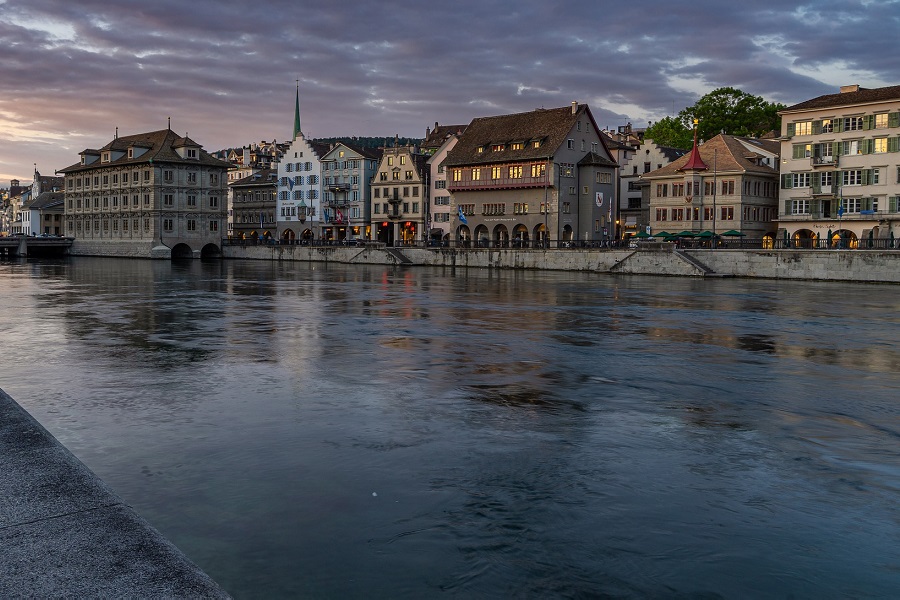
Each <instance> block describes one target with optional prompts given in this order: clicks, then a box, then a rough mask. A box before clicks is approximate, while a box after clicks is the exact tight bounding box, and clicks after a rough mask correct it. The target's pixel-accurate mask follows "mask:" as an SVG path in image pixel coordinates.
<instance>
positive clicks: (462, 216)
mask: <svg viewBox="0 0 900 600" xmlns="http://www.w3.org/2000/svg"><path fill="white" fill-rule="evenodd" d="M458 212H459V222H460V223H462V224H463V225H467V224H468V223H469V221H468V220H467V219H466V215H464V214H463V210H462V206H460V207H459V210H458Z"/></svg>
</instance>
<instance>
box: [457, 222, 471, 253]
mask: <svg viewBox="0 0 900 600" xmlns="http://www.w3.org/2000/svg"><path fill="white" fill-rule="evenodd" d="M456 241H457V243H458V244H459V245H460V246H462V247H463V248H468V247H469V246H470V245H471V244H472V233H471V232H470V231H469V226H468V225H460V226H459V227H457V228H456Z"/></svg>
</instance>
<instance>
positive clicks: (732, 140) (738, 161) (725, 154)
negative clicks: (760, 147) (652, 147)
mask: <svg viewBox="0 0 900 600" xmlns="http://www.w3.org/2000/svg"><path fill="white" fill-rule="evenodd" d="M698 149H699V151H700V158H701V159H703V162H704V163H706V165H707V166H708V167H709V170H708V171H705V173H706V174H710V173H712V172H713V171H715V172H717V173H719V174H720V175H722V174H725V173H735V172H748V173H759V174H761V175H777V174H778V171H776V170H775V169H773V168H772V167H767V166H765V165H758V164H756V163H755V162H753V160H752V159H751V158H752V157H748V154H751V153H750V152H749V151H748V150H747V148H746V147H745V146H744V145H743V144H741V142H740V141H738V138H736V137H735V136H733V135H726V134H722V133H720V134H719V135H717V136H716V137H714V138H713V139H711V140H709V141H708V142H706V143H705V144H701V145H700V147H699V148H698ZM688 159H689V156H682V157H681V158H679V159H678V160H676V161H674V162H671V163H669V164H667V165H666V166H664V167H663V168H661V169H656V170H655V171H650V172H649V173H645V174H644V175H642V176H641V177H642V178H646V179H651V178H653V177H670V176H672V175H681V174H683V171H682V170H681V168H682V167H684V166H685V164H686V163H687V162H688Z"/></svg>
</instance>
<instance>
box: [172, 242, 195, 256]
mask: <svg viewBox="0 0 900 600" xmlns="http://www.w3.org/2000/svg"><path fill="white" fill-rule="evenodd" d="M190 258H194V251H193V250H191V247H190V246H188V245H187V244H175V247H174V248H172V260H185V259H190Z"/></svg>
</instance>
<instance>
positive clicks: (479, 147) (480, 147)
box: [475, 146, 484, 154]
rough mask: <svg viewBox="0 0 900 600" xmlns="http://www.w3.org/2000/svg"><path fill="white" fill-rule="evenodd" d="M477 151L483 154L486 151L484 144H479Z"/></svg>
mask: <svg viewBox="0 0 900 600" xmlns="http://www.w3.org/2000/svg"><path fill="white" fill-rule="evenodd" d="M475 152H477V153H478V154H481V153H482V152H484V146H478V147H477V148H475Z"/></svg>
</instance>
